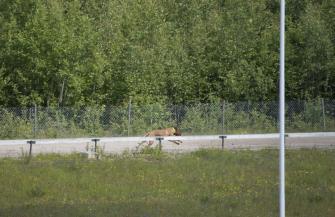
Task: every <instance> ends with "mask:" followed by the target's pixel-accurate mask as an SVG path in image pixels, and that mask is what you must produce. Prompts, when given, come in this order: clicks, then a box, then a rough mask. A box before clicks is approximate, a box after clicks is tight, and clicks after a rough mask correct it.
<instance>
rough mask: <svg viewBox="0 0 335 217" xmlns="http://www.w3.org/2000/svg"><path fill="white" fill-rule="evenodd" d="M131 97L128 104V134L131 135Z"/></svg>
mask: <svg viewBox="0 0 335 217" xmlns="http://www.w3.org/2000/svg"><path fill="white" fill-rule="evenodd" d="M130 118H131V99H129V104H128V136H129V135H130V123H131V119H130Z"/></svg>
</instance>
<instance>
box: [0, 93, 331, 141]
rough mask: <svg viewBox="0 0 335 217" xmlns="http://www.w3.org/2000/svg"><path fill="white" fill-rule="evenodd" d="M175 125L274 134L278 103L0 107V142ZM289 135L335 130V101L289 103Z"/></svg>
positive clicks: (186, 129) (189, 131) (186, 130)
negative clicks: (2, 140)
mask: <svg viewBox="0 0 335 217" xmlns="http://www.w3.org/2000/svg"><path fill="white" fill-rule="evenodd" d="M171 126H175V127H178V128H180V129H181V131H182V132H183V135H206V134H207V135H208V134H240V133H273V132H277V126H278V103H277V102H234V103H231V102H222V103H212V104H196V105H165V106H164V105H159V104H154V105H143V106H138V105H131V104H129V105H128V106H126V107H115V106H100V107H99V106H97V107H86V108H50V107H48V108H45V107H43V108H42V107H32V108H0V138H1V139H18V138H22V139H23V138H66V137H88V136H138V135H143V134H144V133H145V132H146V131H148V130H151V129H157V128H165V127H171ZM286 130H287V132H311V131H334V130H335V100H323V99H319V100H314V101H289V102H287V104H286Z"/></svg>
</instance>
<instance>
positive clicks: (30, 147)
mask: <svg viewBox="0 0 335 217" xmlns="http://www.w3.org/2000/svg"><path fill="white" fill-rule="evenodd" d="M27 143H28V144H29V157H31V153H32V149H33V144H36V141H34V140H29V141H27Z"/></svg>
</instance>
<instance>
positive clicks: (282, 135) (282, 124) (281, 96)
mask: <svg viewBox="0 0 335 217" xmlns="http://www.w3.org/2000/svg"><path fill="white" fill-rule="evenodd" d="M279 88H280V90H279V92H280V93H279V100H280V110H279V113H280V114H279V119H280V157H279V161H280V163H279V164H280V166H279V177H280V178H279V183H280V187H279V195H280V202H279V206H280V209H279V211H280V217H285V0H281V1H280V87H279Z"/></svg>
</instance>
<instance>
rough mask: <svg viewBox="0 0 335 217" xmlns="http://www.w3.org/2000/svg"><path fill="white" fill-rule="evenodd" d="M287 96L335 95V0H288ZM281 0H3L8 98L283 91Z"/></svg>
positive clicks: (2, 86) (1, 40) (0, 47)
mask: <svg viewBox="0 0 335 217" xmlns="http://www.w3.org/2000/svg"><path fill="white" fill-rule="evenodd" d="M286 2H287V4H286V5H287V26H286V27H287V37H286V39H287V41H286V42H287V62H286V63H287V65H286V68H287V97H288V98H289V99H313V98H316V97H323V98H334V97H335V0H327V1H325V0H321V1H315V0H301V1H295V0H287V1H286ZM278 50H279V1H273V0H254V1H244V0H160V1H156V0H135V1H134V0H122V1H119V0H108V1H107V0H10V1H8V0H0V105H2V106H30V105H32V104H34V103H36V104H38V105H41V106H81V105H92V104H99V105H122V104H126V103H127V102H129V100H130V99H131V100H132V102H134V103H152V102H159V103H192V102H213V101H218V100H221V99H225V100H229V101H237V100H275V99H276V98H277V84H278V71H279V66H278V63H279V59H278Z"/></svg>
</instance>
